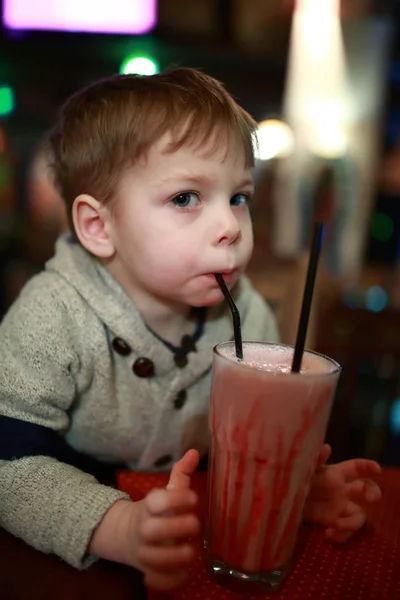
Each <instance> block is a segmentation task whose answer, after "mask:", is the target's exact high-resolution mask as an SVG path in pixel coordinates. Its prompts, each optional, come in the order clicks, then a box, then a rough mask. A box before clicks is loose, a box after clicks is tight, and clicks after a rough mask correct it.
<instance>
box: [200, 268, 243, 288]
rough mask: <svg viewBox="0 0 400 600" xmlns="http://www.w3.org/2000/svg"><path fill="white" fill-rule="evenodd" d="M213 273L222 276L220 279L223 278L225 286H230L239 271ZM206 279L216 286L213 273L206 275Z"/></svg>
mask: <svg viewBox="0 0 400 600" xmlns="http://www.w3.org/2000/svg"><path fill="white" fill-rule="evenodd" d="M215 273H218V274H219V275H222V277H223V278H224V281H225V283H226V284H228V285H229V284H230V283H231V282H232V281H233V280H234V279H236V277H237V276H238V274H239V269H229V270H226V271H220V270H218V271H215ZM207 277H209V278H210V279H212V280H213V281H214V282H215V283H216V285H218V284H217V280H216V279H215V275H214V273H207Z"/></svg>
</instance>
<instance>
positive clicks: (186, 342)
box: [181, 335, 197, 354]
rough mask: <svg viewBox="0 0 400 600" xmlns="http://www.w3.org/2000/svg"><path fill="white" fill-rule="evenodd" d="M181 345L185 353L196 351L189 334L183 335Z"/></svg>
mask: <svg viewBox="0 0 400 600" xmlns="http://www.w3.org/2000/svg"><path fill="white" fill-rule="evenodd" d="M181 347H182V349H183V350H184V351H185V353H186V354H188V353H189V352H197V350H196V344H195V343H194V341H193V338H192V336H191V335H184V336H183V337H182V339H181Z"/></svg>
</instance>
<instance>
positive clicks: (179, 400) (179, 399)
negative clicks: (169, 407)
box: [174, 390, 187, 410]
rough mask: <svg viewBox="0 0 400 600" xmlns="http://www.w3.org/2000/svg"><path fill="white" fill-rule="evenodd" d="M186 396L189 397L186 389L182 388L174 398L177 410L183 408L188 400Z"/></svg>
mask: <svg viewBox="0 0 400 600" xmlns="http://www.w3.org/2000/svg"><path fill="white" fill-rule="evenodd" d="M186 398H187V393H186V390H181V391H180V392H178V394H177V396H176V398H175V400H174V406H175V408H176V409H177V410H179V409H180V408H182V406H183V405H184V404H185V402H186Z"/></svg>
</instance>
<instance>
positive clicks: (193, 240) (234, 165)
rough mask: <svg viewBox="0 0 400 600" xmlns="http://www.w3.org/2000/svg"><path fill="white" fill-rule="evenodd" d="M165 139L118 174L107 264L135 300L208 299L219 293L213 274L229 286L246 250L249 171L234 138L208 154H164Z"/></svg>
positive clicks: (188, 150)
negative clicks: (145, 297)
mask: <svg viewBox="0 0 400 600" xmlns="http://www.w3.org/2000/svg"><path fill="white" fill-rule="evenodd" d="M169 141H170V138H169V136H165V137H164V138H162V139H161V140H160V141H159V142H158V143H157V144H155V145H154V146H153V147H152V148H151V149H150V151H149V153H148V155H147V157H146V160H143V161H142V162H141V164H140V165H137V166H136V167H134V168H133V169H132V170H131V171H128V172H127V173H126V174H125V175H124V177H123V180H122V182H121V186H120V188H119V193H118V200H117V208H116V211H115V214H114V215H113V216H112V217H110V218H111V221H110V225H111V230H110V231H111V236H112V239H113V242H114V247H115V254H114V257H113V259H112V261H111V265H110V267H111V271H112V272H113V273H114V275H115V276H116V277H117V279H118V280H119V283H120V284H121V285H122V286H123V287H124V288H125V290H126V291H127V293H128V295H130V297H131V298H132V299H133V300H134V299H135V296H136V295H137V294H140V295H141V296H142V297H143V295H148V296H149V297H156V298H157V299H158V300H161V301H168V302H173V303H178V304H183V305H187V306H211V305H213V304H216V303H218V302H220V301H221V300H222V294H221V291H220V289H219V287H218V285H217V283H216V281H215V279H214V277H213V276H212V274H213V273H222V274H224V277H225V281H226V283H227V285H228V286H229V287H230V288H232V287H233V285H234V284H235V283H236V282H237V280H238V279H239V277H240V275H241V273H243V271H244V269H245V267H246V265H247V263H248V261H249V259H250V256H251V252H252V248H253V233H252V225H251V220H250V215H249V206H248V201H249V198H251V196H252V194H253V191H254V190H253V182H252V177H251V171H250V169H249V168H246V167H245V160H244V152H243V149H242V147H241V145H240V144H238V143H237V144H232V145H231V146H229V149H228V150H229V151H228V152H227V153H226V147H225V144H222V146H223V147H222V150H221V153H219V152H218V151H217V152H214V153H213V154H211V155H207V154H206V153H204V148H202V149H201V150H198V149H196V148H195V147H194V146H193V147H192V146H183V147H181V148H180V149H178V150H177V151H175V152H172V153H167V152H165V149H166V148H167V147H168V143H169ZM214 143H215V144H217V143H218V139H215V140H214ZM210 148H212V147H211V146H210Z"/></svg>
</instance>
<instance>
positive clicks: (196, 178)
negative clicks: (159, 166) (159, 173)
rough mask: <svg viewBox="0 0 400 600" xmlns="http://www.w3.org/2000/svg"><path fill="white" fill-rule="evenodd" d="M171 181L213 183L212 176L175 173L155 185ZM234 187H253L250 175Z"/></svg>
mask: <svg viewBox="0 0 400 600" xmlns="http://www.w3.org/2000/svg"><path fill="white" fill-rule="evenodd" d="M173 181H184V182H188V183H193V184H201V185H211V184H212V183H213V179H212V177H207V176H206V175H191V174H190V173H175V174H174V175H171V176H170V177H168V176H167V177H164V178H162V179H160V180H159V181H158V182H157V184H156V185H157V187H158V186H161V185H165V184H166V183H171V182H173ZM235 187H236V188H243V187H251V188H254V181H253V179H252V178H251V177H246V178H245V179H243V180H242V181H239V183H238V184H237V185H235Z"/></svg>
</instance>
